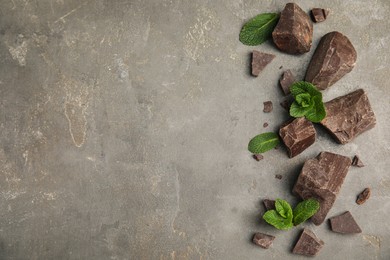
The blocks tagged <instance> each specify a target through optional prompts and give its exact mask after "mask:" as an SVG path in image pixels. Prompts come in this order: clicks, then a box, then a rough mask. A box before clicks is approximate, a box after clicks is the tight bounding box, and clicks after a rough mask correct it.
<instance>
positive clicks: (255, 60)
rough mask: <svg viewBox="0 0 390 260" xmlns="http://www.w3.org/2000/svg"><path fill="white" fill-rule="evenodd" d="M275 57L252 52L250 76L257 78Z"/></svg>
mask: <svg viewBox="0 0 390 260" xmlns="http://www.w3.org/2000/svg"><path fill="white" fill-rule="evenodd" d="M274 58H275V55H273V54H268V53H264V52H259V51H253V52H252V75H253V76H255V77H257V76H259V74H260V72H261V71H262V70H263V69H264V68H265V66H267V65H268V64H269V63H270V62H271V61H272V60H273V59H274Z"/></svg>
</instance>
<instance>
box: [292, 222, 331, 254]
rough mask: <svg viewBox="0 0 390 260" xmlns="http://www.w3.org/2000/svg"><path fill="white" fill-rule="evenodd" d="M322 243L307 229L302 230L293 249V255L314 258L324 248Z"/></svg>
mask: <svg viewBox="0 0 390 260" xmlns="http://www.w3.org/2000/svg"><path fill="white" fill-rule="evenodd" d="M324 244H325V243H324V241H322V240H321V239H319V238H318V237H317V236H316V235H315V234H314V233H313V232H312V231H310V230H309V229H306V228H305V229H304V230H303V232H302V234H301V236H300V237H299V240H298V242H297V243H296V244H295V247H294V249H293V253H294V254H300V255H305V256H315V255H317V254H318V252H319V251H320V250H321V249H322V247H323V246H324Z"/></svg>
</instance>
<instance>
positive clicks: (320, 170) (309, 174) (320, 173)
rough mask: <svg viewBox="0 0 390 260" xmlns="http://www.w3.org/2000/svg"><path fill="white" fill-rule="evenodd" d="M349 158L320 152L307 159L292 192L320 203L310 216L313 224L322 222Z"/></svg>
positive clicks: (339, 186)
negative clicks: (314, 156) (318, 207)
mask: <svg viewBox="0 0 390 260" xmlns="http://www.w3.org/2000/svg"><path fill="white" fill-rule="evenodd" d="M350 165H351V159H350V158H348V157H346V156H343V155H339V154H334V153H329V152H321V153H320V154H319V155H318V156H317V157H316V158H313V159H309V160H307V161H306V162H305V163H304V165H303V168H302V170H301V173H300V174H299V177H298V180H297V182H296V183H295V185H294V188H293V193H295V194H298V195H299V196H300V197H301V198H302V199H304V200H306V199H310V198H315V199H317V200H318V201H319V203H320V209H319V210H318V211H317V213H316V214H314V216H313V217H311V220H312V222H313V223H314V224H315V225H317V226H318V225H320V224H321V223H322V222H324V220H325V217H326V215H327V214H328V212H329V210H330V209H331V208H332V206H333V203H334V202H335V200H336V197H337V195H338V193H339V191H340V188H341V185H342V184H343V182H344V179H345V176H346V175H347V173H348V169H349V166H350Z"/></svg>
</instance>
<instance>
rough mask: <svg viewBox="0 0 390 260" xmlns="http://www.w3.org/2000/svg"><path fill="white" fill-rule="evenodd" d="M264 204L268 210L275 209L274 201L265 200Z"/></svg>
mask: <svg viewBox="0 0 390 260" xmlns="http://www.w3.org/2000/svg"><path fill="white" fill-rule="evenodd" d="M263 204H264V207H265V209H266V210H271V209H275V201H274V200H269V199H264V200H263Z"/></svg>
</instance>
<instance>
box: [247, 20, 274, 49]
mask: <svg viewBox="0 0 390 260" xmlns="http://www.w3.org/2000/svg"><path fill="white" fill-rule="evenodd" d="M278 21H279V14H276V13H263V14H259V15H257V16H255V17H254V18H252V19H251V20H249V21H248V22H247V23H246V24H244V26H243V27H242V29H241V32H240V42H242V43H243V44H245V45H249V46H254V45H259V44H262V43H263V42H265V41H266V40H268V39H269V38H271V36H272V31H273V30H274V28H275V26H276V24H277V23H278Z"/></svg>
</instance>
